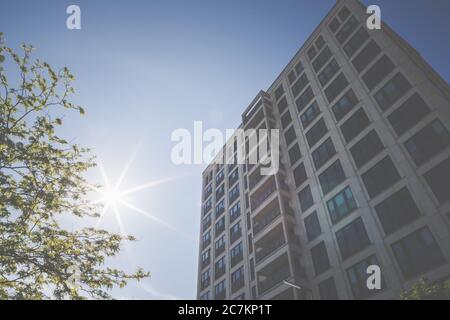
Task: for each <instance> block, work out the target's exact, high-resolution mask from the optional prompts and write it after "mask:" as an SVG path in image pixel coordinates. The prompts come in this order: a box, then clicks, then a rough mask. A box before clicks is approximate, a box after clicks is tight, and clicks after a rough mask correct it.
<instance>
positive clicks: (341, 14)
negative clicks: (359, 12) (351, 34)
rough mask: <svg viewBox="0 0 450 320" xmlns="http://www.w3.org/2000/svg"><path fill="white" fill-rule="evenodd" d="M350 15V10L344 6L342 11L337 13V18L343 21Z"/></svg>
mask: <svg viewBox="0 0 450 320" xmlns="http://www.w3.org/2000/svg"><path fill="white" fill-rule="evenodd" d="M349 15H350V10H348V8H347V7H346V6H344V7H342V9H341V10H340V11H339V13H338V16H339V18H340V19H341V21H345V19H347V17H348V16H349Z"/></svg>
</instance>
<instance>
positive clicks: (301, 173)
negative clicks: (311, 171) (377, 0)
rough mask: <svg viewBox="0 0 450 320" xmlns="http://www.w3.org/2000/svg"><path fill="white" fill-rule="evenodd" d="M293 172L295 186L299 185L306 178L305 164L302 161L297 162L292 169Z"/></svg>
mask: <svg viewBox="0 0 450 320" xmlns="http://www.w3.org/2000/svg"><path fill="white" fill-rule="evenodd" d="M293 173H294V180H295V186H296V187H299V186H300V185H302V184H303V183H304V182H305V181H306V180H307V179H308V176H307V175H306V170H305V165H304V164H303V163H301V164H299V165H298V166H297V167H296V168H295V169H294V171H293Z"/></svg>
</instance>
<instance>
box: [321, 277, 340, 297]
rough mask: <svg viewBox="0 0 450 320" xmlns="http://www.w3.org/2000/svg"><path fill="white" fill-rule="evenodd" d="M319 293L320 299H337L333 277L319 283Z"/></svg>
mask: <svg viewBox="0 0 450 320" xmlns="http://www.w3.org/2000/svg"><path fill="white" fill-rule="evenodd" d="M319 294H320V299H321V300H338V299H339V295H338V293H337V290H336V284H335V283H334V279H333V277H331V278H328V279H327V280H324V281H322V282H321V283H319Z"/></svg>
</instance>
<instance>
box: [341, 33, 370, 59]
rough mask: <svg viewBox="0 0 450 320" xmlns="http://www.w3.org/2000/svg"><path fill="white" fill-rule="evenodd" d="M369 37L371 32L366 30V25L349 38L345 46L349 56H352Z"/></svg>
mask: <svg viewBox="0 0 450 320" xmlns="http://www.w3.org/2000/svg"><path fill="white" fill-rule="evenodd" d="M367 39H369V34H368V33H367V31H366V28H365V27H361V28H359V29H358V31H357V32H356V33H355V34H354V35H353V37H351V38H350V40H348V42H347V43H346V44H345V46H344V51H345V53H346V54H347V56H348V57H349V58H351V57H352V56H353V55H354V54H355V52H356V51H358V50H359V48H361V46H362V45H363V44H364V43H365V42H366V41H367Z"/></svg>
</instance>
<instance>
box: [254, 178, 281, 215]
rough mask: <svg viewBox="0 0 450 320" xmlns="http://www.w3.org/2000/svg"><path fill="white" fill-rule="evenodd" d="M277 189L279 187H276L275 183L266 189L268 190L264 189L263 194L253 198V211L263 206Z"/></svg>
mask: <svg viewBox="0 0 450 320" xmlns="http://www.w3.org/2000/svg"><path fill="white" fill-rule="evenodd" d="M276 189H277V186H276V185H275V182H273V183H271V184H270V185H269V187H266V189H264V190H263V191H262V193H260V194H258V195H257V196H253V197H252V200H251V202H252V204H251V206H252V210H255V209H256V208H258V207H259V206H260V205H261V203H263V202H264V201H265V200H266V199H267V198H268V197H270V196H271V195H272V194H273V193H274V192H275V190H276Z"/></svg>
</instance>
